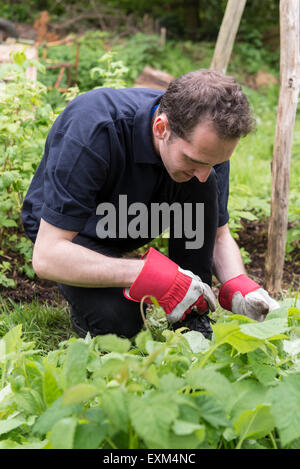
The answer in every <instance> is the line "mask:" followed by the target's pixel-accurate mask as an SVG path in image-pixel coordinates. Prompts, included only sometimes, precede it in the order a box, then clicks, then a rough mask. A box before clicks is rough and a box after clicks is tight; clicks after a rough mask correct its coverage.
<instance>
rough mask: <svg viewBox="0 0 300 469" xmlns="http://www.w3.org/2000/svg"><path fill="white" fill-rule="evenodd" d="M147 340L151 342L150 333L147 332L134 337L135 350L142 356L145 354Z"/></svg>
mask: <svg viewBox="0 0 300 469" xmlns="http://www.w3.org/2000/svg"><path fill="white" fill-rule="evenodd" d="M148 340H152V335H151V332H150V331H148V330H146V331H141V332H139V333H138V335H137V336H136V337H135V343H136V346H137V348H138V349H139V350H140V351H141V352H142V353H144V354H147V349H146V343H147V341H148Z"/></svg>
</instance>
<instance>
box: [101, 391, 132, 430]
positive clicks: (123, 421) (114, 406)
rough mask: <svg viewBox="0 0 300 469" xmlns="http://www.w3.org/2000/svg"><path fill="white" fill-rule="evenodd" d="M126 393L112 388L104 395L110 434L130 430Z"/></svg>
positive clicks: (103, 406)
mask: <svg viewBox="0 0 300 469" xmlns="http://www.w3.org/2000/svg"><path fill="white" fill-rule="evenodd" d="M126 398H127V396H126V393H125V392H123V391H121V390H120V389H119V388H118V389H110V390H108V391H107V392H105V393H104V394H103V396H102V409H103V412H104V414H105V415H106V417H107V420H108V424H109V433H110V436H112V435H114V434H115V433H117V432H119V431H125V432H126V431H127V430H128V405H127V400H126Z"/></svg>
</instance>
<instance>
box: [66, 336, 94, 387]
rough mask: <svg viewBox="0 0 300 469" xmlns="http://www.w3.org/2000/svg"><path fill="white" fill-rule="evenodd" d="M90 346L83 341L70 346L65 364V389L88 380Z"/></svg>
mask: <svg viewBox="0 0 300 469" xmlns="http://www.w3.org/2000/svg"><path fill="white" fill-rule="evenodd" d="M88 354H89V346H88V344H85V343H84V342H81V341H76V342H74V343H73V344H71V345H70V347H69V348H68V351H67V357H66V361H65V364H64V377H65V387H66V389H67V388H70V387H72V386H75V384H79V383H83V382H85V380H86V368H87V361H88Z"/></svg>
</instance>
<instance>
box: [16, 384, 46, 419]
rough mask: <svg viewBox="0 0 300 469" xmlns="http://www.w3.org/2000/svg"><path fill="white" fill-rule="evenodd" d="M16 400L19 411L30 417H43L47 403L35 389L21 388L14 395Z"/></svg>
mask: <svg viewBox="0 0 300 469" xmlns="http://www.w3.org/2000/svg"><path fill="white" fill-rule="evenodd" d="M14 400H15V402H16V404H17V406H18V409H19V410H22V411H24V412H25V413H26V414H28V415H41V414H42V412H43V411H44V410H45V408H46V406H45V402H44V400H43V398H42V396H41V395H40V394H39V392H37V391H35V389H30V388H27V387H26V388H21V389H20V390H19V391H18V392H16V393H15V394H14Z"/></svg>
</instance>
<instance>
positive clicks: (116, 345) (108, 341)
mask: <svg viewBox="0 0 300 469" xmlns="http://www.w3.org/2000/svg"><path fill="white" fill-rule="evenodd" d="M97 343H98V344H99V346H100V348H101V350H103V351H104V352H119V353H126V352H128V350H129V349H130V346H131V343H130V340H128V339H122V338H121V337H118V336H116V335H114V334H106V335H103V336H98V337H97Z"/></svg>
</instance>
